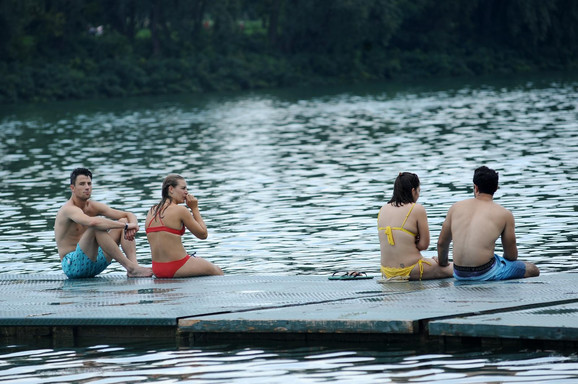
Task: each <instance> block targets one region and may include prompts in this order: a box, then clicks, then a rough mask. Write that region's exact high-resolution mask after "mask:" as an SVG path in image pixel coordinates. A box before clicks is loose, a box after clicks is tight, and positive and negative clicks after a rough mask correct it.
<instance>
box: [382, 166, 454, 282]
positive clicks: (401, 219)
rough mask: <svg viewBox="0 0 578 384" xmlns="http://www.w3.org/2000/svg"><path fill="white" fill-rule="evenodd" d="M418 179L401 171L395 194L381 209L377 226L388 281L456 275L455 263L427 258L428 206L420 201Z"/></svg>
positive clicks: (384, 271)
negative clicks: (425, 206)
mask: <svg viewBox="0 0 578 384" xmlns="http://www.w3.org/2000/svg"><path fill="white" fill-rule="evenodd" d="M419 194H420V184H419V178H418V177H417V175H416V174H415V173H410V172H402V173H400V174H399V176H398V177H397V178H396V179H395V184H394V186H393V197H392V198H391V200H389V201H388V202H387V204H385V205H384V206H383V207H381V209H380V210H379V214H378V216H377V228H378V232H379V245H380V248H381V273H382V275H383V277H384V278H385V279H387V280H401V281H403V280H429V279H444V278H448V277H452V276H453V266H452V264H451V263H448V262H447V260H445V265H443V264H442V265H440V263H438V259H437V257H433V258H431V259H429V258H424V257H423V256H422V255H421V251H424V250H426V249H427V248H428V247H429V241H430V236H429V228H428V223H427V214H426V211H425V208H424V207H423V206H422V205H420V204H417V203H416V201H417V199H418V198H419Z"/></svg>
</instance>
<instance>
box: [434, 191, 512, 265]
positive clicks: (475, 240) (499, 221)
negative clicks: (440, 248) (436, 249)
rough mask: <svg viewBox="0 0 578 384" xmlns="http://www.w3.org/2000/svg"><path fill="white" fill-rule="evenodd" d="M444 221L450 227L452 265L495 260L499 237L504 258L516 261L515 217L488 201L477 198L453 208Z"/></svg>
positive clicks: (483, 198)
mask: <svg viewBox="0 0 578 384" xmlns="http://www.w3.org/2000/svg"><path fill="white" fill-rule="evenodd" d="M446 220H447V221H448V224H449V225H450V226H451V227H450V229H451V236H452V239H453V242H454V246H453V260H454V263H455V264H457V265H459V266H463V267H475V266H480V265H483V264H486V263H487V262H488V261H490V260H491V259H492V258H493V257H494V253H495V244H496V241H497V240H498V238H499V237H502V243H503V246H504V258H506V259H507V260H511V261H514V260H516V259H517V258H518V249H517V247H516V237H515V232H514V231H515V230H514V227H515V225H514V216H513V215H512V213H511V212H510V211H508V210H507V209H505V208H504V207H502V206H500V205H499V204H496V203H494V202H493V200H492V199H491V197H489V196H487V195H478V197H476V198H473V199H467V200H463V201H460V202H458V203H456V204H454V205H453V206H452V208H450V210H449V211H448V215H447V217H446ZM446 230H447V228H446ZM441 237H442V235H441V234H440V238H441Z"/></svg>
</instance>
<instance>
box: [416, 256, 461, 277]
mask: <svg viewBox="0 0 578 384" xmlns="http://www.w3.org/2000/svg"><path fill="white" fill-rule="evenodd" d="M428 263H429V265H428ZM422 266H423V275H422V276H421V279H422V280H433V279H447V278H448V277H453V276H454V265H453V263H450V264H449V265H447V266H445V267H440V266H439V264H438V263H437V261H435V260H434V259H429V258H425V257H424V258H423V259H422ZM409 279H410V280H419V279H420V270H419V263H418V264H416V266H415V267H414V268H413V269H412V270H411V273H410V274H409Z"/></svg>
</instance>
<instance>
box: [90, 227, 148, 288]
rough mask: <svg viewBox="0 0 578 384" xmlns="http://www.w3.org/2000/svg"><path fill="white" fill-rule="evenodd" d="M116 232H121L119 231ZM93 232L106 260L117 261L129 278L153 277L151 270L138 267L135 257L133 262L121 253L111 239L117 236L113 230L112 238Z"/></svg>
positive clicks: (109, 235)
mask: <svg viewBox="0 0 578 384" xmlns="http://www.w3.org/2000/svg"><path fill="white" fill-rule="evenodd" d="M89 230H91V229H88V230H87V232H88V231H89ZM116 231H121V232H122V230H121V229H119V230H116ZM93 232H94V237H95V238H96V242H97V243H98V246H100V247H101V248H102V250H103V251H104V254H105V255H106V258H107V260H111V259H114V260H116V261H118V262H119V263H120V265H122V266H123V267H124V269H126V272H127V275H128V276H129V277H150V276H152V275H153V271H152V269H151V268H146V267H141V266H140V265H138V263H137V262H136V256H135V257H134V259H135V260H134V261H133V260H131V259H129V258H128V257H127V256H125V255H124V254H123V253H122V251H121V250H120V248H119V247H118V243H117V242H116V241H115V238H113V236H114V235H118V234H117V233H114V232H115V230H113V231H111V232H112V236H111V234H109V233H108V232H106V231H99V230H93ZM120 237H121V236H120V235H118V241H119V242H120ZM81 248H82V246H81ZM135 254H136V247H135ZM89 257H90V256H89Z"/></svg>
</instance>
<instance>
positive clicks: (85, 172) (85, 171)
mask: <svg viewBox="0 0 578 384" xmlns="http://www.w3.org/2000/svg"><path fill="white" fill-rule="evenodd" d="M78 175H84V176H88V177H90V180H92V172H90V171H89V170H88V169H87V168H76V169H74V170H73V171H72V172H70V185H76V178H77V177H78Z"/></svg>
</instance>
